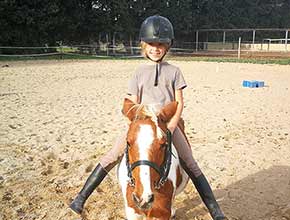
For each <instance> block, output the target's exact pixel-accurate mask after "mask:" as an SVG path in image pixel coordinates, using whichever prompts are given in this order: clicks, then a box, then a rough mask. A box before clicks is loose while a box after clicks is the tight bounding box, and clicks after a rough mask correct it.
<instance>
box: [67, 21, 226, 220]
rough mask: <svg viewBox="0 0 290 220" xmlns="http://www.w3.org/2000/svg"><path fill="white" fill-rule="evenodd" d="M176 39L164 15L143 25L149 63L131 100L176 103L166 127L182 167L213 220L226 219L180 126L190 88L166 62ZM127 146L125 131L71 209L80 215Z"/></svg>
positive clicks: (139, 73)
mask: <svg viewBox="0 0 290 220" xmlns="http://www.w3.org/2000/svg"><path fill="white" fill-rule="evenodd" d="M173 39H174V32H173V26H172V24H171V23H170V21H169V20H168V19H167V18H165V17H162V16H159V15H154V16H150V17H148V18H147V19H146V20H145V21H144V22H143V23H142V25H141V29H140V40H141V49H142V53H143V55H144V56H145V57H146V58H147V60H148V62H147V63H146V64H144V65H141V66H140V67H139V68H138V69H137V70H136V73H135V74H134V76H133V78H132V79H131V80H130V81H129V88H128V98H129V99H130V100H132V101H133V102H135V103H142V104H155V105H156V106H159V107H160V108H161V107H163V106H164V105H166V104H168V103H169V102H171V101H177V102H178V107H177V111H176V113H175V115H174V116H173V118H172V119H171V120H170V122H169V123H168V124H167V128H168V129H169V130H170V131H171V133H172V138H173V143H174V145H175V147H176V149H177V152H178V155H179V157H180V161H181V164H182V167H183V168H184V170H185V171H186V173H187V174H188V176H189V177H190V179H191V180H192V182H193V184H194V186H195V187H196V189H197V191H198V193H199V195H200V197H201V199H202V201H203V202H204V204H205V205H206V207H207V208H208V210H209V213H210V215H211V216H212V218H213V219H214V220H225V219H227V218H226V217H225V216H224V214H223V212H222V211H221V209H220V207H219V205H218V203H217V201H216V199H215V197H214V195H213V192H212V190H211V187H210V185H209V183H208V181H207V179H206V177H205V176H204V175H203V173H202V171H201V170H200V168H199V166H198V165H197V163H196V161H195V160H194V158H193V157H192V152H191V146H190V145H189V143H188V141H187V138H186V136H185V134H184V132H183V131H182V130H181V129H180V127H179V126H178V123H179V121H180V120H181V118H180V117H181V113H182V110H183V105H184V103H183V89H184V88H185V87H186V86H187V85H186V83H185V80H184V78H183V76H182V73H181V71H180V69H179V68H178V67H176V66H173V65H171V64H169V63H167V62H165V61H164V60H163V58H164V56H165V55H166V53H167V52H168V50H169V49H170V47H171V45H172V42H173ZM125 147H126V131H125V132H124V134H123V135H121V137H120V138H119V139H118V140H117V142H116V144H115V146H114V147H113V148H112V149H111V150H110V151H109V152H108V153H107V154H105V155H104V156H103V157H102V158H101V159H100V162H99V164H98V165H97V167H96V168H95V169H94V171H93V172H92V173H91V175H90V176H89V178H88V179H87V181H86V183H85V185H84V186H83V188H82V190H81V191H80V192H79V194H78V195H77V197H76V198H75V199H74V200H73V202H72V203H71V205H70V208H71V209H72V210H74V211H75V212H77V213H79V214H80V213H81V212H82V210H83V206H84V203H85V202H86V200H87V198H88V197H89V196H90V195H91V193H92V192H93V191H94V189H95V188H96V187H97V186H98V185H99V184H100V183H101V182H102V180H103V179H104V178H105V176H106V175H107V174H108V172H109V171H110V170H111V169H112V168H113V167H114V166H115V165H116V164H117V163H118V162H119V161H120V158H121V157H122V155H123V153H124V151H125Z"/></svg>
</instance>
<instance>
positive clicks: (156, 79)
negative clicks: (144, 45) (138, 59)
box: [146, 51, 167, 87]
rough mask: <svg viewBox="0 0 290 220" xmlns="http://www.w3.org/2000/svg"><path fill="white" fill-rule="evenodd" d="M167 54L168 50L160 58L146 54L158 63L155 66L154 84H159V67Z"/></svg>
mask: <svg viewBox="0 0 290 220" xmlns="http://www.w3.org/2000/svg"><path fill="white" fill-rule="evenodd" d="M166 54H167V51H166V53H164V55H163V56H162V57H161V58H160V59H159V60H152V59H151V58H150V57H149V56H148V55H147V54H146V57H147V58H148V59H149V60H151V61H153V62H155V63H156V68H155V80H154V86H155V87H156V86H158V76H159V69H160V63H161V61H162V60H163V58H164V57H165V55H166Z"/></svg>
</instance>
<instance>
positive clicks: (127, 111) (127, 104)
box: [122, 98, 138, 121]
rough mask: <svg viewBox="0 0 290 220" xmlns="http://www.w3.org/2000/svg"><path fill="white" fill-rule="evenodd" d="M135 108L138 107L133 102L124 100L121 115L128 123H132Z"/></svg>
mask: <svg viewBox="0 0 290 220" xmlns="http://www.w3.org/2000/svg"><path fill="white" fill-rule="evenodd" d="M137 108H138V106H137V105H136V104H135V103H134V102H132V101H131V100H130V99H127V98H125V99H124V102H123V109H122V113H123V115H125V116H126V117H127V118H128V119H129V120H130V121H133V119H134V118H135V116H136V111H137Z"/></svg>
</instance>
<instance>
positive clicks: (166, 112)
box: [158, 101, 178, 122]
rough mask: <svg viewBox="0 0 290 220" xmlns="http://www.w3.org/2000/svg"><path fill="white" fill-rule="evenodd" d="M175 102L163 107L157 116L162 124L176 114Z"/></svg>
mask: <svg viewBox="0 0 290 220" xmlns="http://www.w3.org/2000/svg"><path fill="white" fill-rule="evenodd" d="M177 105H178V103H177V102H175V101H174V102H170V103H169V104H168V105H166V106H164V107H163V108H162V109H161V111H160V112H159V114H158V117H160V119H161V120H162V121H164V122H168V121H169V120H170V119H171V118H172V117H173V115H174V114H175V112H176V109H177Z"/></svg>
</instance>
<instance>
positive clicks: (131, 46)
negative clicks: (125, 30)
mask: <svg viewBox="0 0 290 220" xmlns="http://www.w3.org/2000/svg"><path fill="white" fill-rule="evenodd" d="M130 48H131V55H134V50H133V43H132V36H131V35H130Z"/></svg>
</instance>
